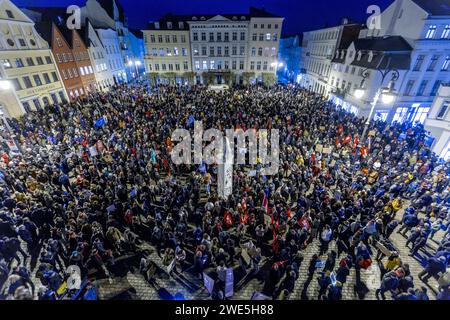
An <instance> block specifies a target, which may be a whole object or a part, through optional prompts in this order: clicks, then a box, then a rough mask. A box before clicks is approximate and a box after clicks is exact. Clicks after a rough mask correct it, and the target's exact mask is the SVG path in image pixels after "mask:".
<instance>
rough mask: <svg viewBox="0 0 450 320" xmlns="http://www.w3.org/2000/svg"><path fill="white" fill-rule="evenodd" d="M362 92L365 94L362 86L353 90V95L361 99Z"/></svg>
mask: <svg viewBox="0 0 450 320" xmlns="http://www.w3.org/2000/svg"><path fill="white" fill-rule="evenodd" d="M364 94H365V91H364V89H362V88H359V89H356V90H355V97H356V99H361V98H362V97H363V96H364Z"/></svg>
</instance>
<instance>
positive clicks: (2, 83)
mask: <svg viewBox="0 0 450 320" xmlns="http://www.w3.org/2000/svg"><path fill="white" fill-rule="evenodd" d="M11 87H12V85H11V82H10V81H8V80H0V90H9V89H11Z"/></svg>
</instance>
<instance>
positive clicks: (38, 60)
mask: <svg viewBox="0 0 450 320" xmlns="http://www.w3.org/2000/svg"><path fill="white" fill-rule="evenodd" d="M25 60H26V62H27V65H28V66H29V67H32V66H35V65H36V64H37V65H39V66H41V65H44V64H45V63H46V64H52V63H53V62H52V58H51V57H50V56H46V57H45V63H44V59H43V58H42V57H36V63H35V62H34V59H33V58H32V57H28V58H25ZM0 62H1V63H2V64H3V67H4V68H5V69H11V68H13V64H12V63H11V61H10V60H9V59H2V60H0ZM14 65H15V66H16V68H23V67H25V65H24V63H23V60H22V58H16V59H15V61H14Z"/></svg>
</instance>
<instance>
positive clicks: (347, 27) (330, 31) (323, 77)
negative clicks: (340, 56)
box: [300, 19, 362, 96]
mask: <svg viewBox="0 0 450 320" xmlns="http://www.w3.org/2000/svg"><path fill="white" fill-rule="evenodd" d="M361 28H362V26H361V25H359V24H354V23H349V21H348V20H347V19H344V21H343V23H342V25H339V26H335V27H330V28H325V29H320V30H314V31H309V32H305V33H304V34H303V43H302V47H303V51H302V60H303V64H304V68H305V71H306V73H305V74H304V75H303V77H302V80H301V82H300V84H301V85H302V86H303V87H305V88H307V89H310V90H311V91H313V92H316V93H320V94H322V95H324V96H327V95H328V94H329V93H330V91H331V88H330V86H329V83H328V82H329V80H330V73H331V61H332V60H333V57H334V54H335V52H336V50H337V49H338V48H339V45H340V43H341V42H342V40H343V38H348V37H350V38H351V37H354V35H355V34H358V33H359V30H361Z"/></svg>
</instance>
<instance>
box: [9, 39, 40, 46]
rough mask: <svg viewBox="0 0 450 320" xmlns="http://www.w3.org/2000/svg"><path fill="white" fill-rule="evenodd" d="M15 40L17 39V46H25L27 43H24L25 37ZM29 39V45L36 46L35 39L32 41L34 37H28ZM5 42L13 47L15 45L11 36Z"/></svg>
mask: <svg viewBox="0 0 450 320" xmlns="http://www.w3.org/2000/svg"><path fill="white" fill-rule="evenodd" d="M17 41H19V46H20V47H26V46H27V43H26V41H25V39H23V38H18V39H17ZM29 41H30V45H31V46H33V47H35V46H36V41H34V39H30V40H29ZM6 42H7V43H8V45H9V46H10V47H14V46H16V45H17V44H16V42H15V41H14V40H13V39H11V38H8V39H6Z"/></svg>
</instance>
